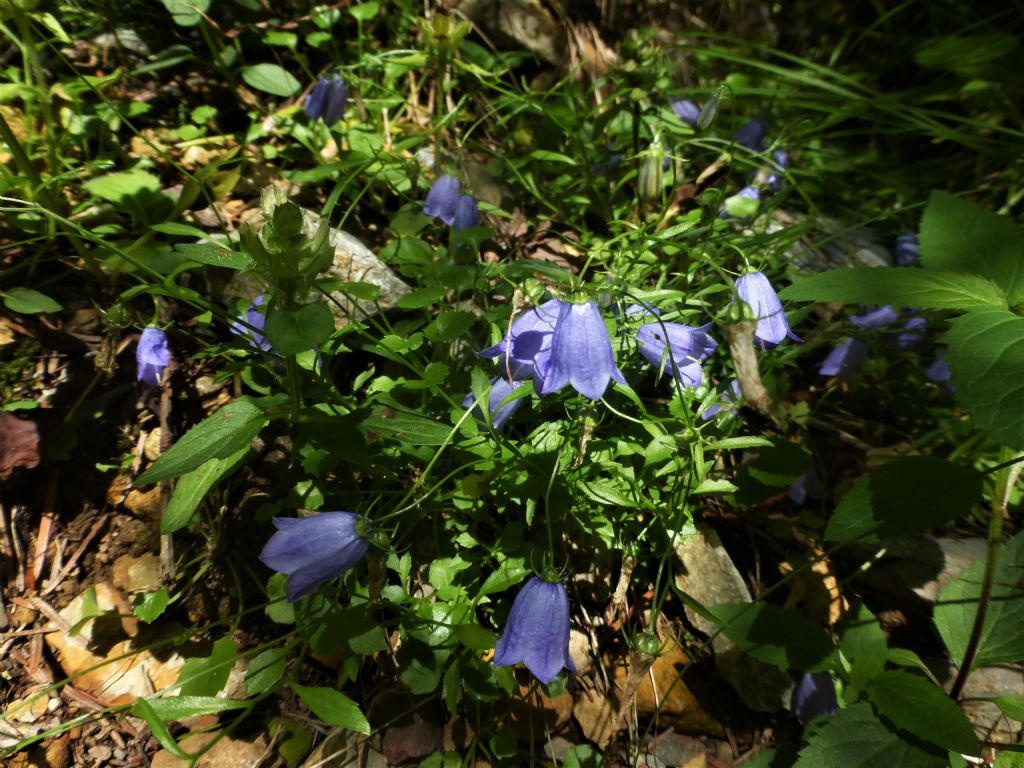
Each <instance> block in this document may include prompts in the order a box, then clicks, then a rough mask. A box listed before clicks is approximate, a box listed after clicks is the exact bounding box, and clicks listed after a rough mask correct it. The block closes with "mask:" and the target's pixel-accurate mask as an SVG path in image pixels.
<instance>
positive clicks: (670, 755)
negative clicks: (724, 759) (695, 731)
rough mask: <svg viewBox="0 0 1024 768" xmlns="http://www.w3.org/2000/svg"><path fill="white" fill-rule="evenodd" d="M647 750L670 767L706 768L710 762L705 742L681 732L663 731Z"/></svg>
mask: <svg viewBox="0 0 1024 768" xmlns="http://www.w3.org/2000/svg"><path fill="white" fill-rule="evenodd" d="M646 750H647V751H648V752H653V753H654V755H655V756H656V757H657V758H658V759H659V760H661V762H663V763H664V764H665V765H667V766H669V768H705V767H706V766H707V764H708V756H707V749H706V748H705V746H704V744H703V743H702V742H701V741H700V740H699V739H695V738H694V737H692V736H684V735H683V734H681V733H671V732H670V733H663V734H661V735H659V736H658V737H657V738H656V739H654V740H653V743H652V744H649V745H648V746H647V747H646Z"/></svg>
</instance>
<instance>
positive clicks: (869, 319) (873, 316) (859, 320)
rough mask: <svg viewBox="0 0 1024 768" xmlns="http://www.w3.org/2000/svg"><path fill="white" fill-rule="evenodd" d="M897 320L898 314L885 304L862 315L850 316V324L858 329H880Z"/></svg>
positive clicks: (889, 305)
mask: <svg viewBox="0 0 1024 768" xmlns="http://www.w3.org/2000/svg"><path fill="white" fill-rule="evenodd" d="M899 319H900V313H899V312H897V311H896V310H895V309H893V306H892V305H891V304H885V305H883V306H881V307H879V308H878V309H874V310H871V311H868V312H865V313H864V314H862V315H850V322H851V323H853V324H854V325H856V326H857V327H858V328H881V327H882V326H884V325H889V324H891V323H895V322H896V321H897V320H899Z"/></svg>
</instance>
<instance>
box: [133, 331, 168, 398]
mask: <svg viewBox="0 0 1024 768" xmlns="http://www.w3.org/2000/svg"><path fill="white" fill-rule="evenodd" d="M135 362H136V363H138V367H139V370H138V380H139V381H141V382H142V383H143V384H145V385H147V386H150V387H159V386H160V382H161V380H162V379H163V377H164V369H165V368H166V367H167V366H168V365H170V364H171V350H170V347H168V346H167V334H166V333H164V332H163V331H161V330H160V329H159V328H145V329H143V331H142V335H141V336H139V345H138V346H137V347H136V348H135Z"/></svg>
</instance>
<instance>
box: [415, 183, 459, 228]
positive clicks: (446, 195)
mask: <svg viewBox="0 0 1024 768" xmlns="http://www.w3.org/2000/svg"><path fill="white" fill-rule="evenodd" d="M459 189H460V185H459V182H458V180H456V179H453V178H452V177H451V176H449V175H448V174H445V175H443V176H439V177H438V179H437V181H435V182H434V186H432V187H431V188H430V191H429V192H428V193H427V199H426V201H425V202H424V203H423V212H424V213H425V214H427V216H437V217H439V218H440V219H441V221H443V222H444V223H445V224H448V225H449V226H451V224H452V223H453V222H454V221H455V209H456V207H457V206H458V204H459Z"/></svg>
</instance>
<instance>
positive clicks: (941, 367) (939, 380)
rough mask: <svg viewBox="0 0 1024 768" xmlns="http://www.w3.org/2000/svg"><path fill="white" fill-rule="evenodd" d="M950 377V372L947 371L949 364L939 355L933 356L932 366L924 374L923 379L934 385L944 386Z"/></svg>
mask: <svg viewBox="0 0 1024 768" xmlns="http://www.w3.org/2000/svg"><path fill="white" fill-rule="evenodd" d="M952 375H953V374H952V372H951V371H950V370H949V363H947V362H946V359H945V358H944V357H943V356H942V355H941V354H938V355H936V356H935V359H934V360H933V361H932V364H931V365H929V366H928V368H927V369H926V370H925V372H924V377H925V378H926V379H928V381H930V382H932V383H934V384H945V383H946V382H947V381H949V380H950V378H951V377H952ZM950 389H952V387H950Z"/></svg>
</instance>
